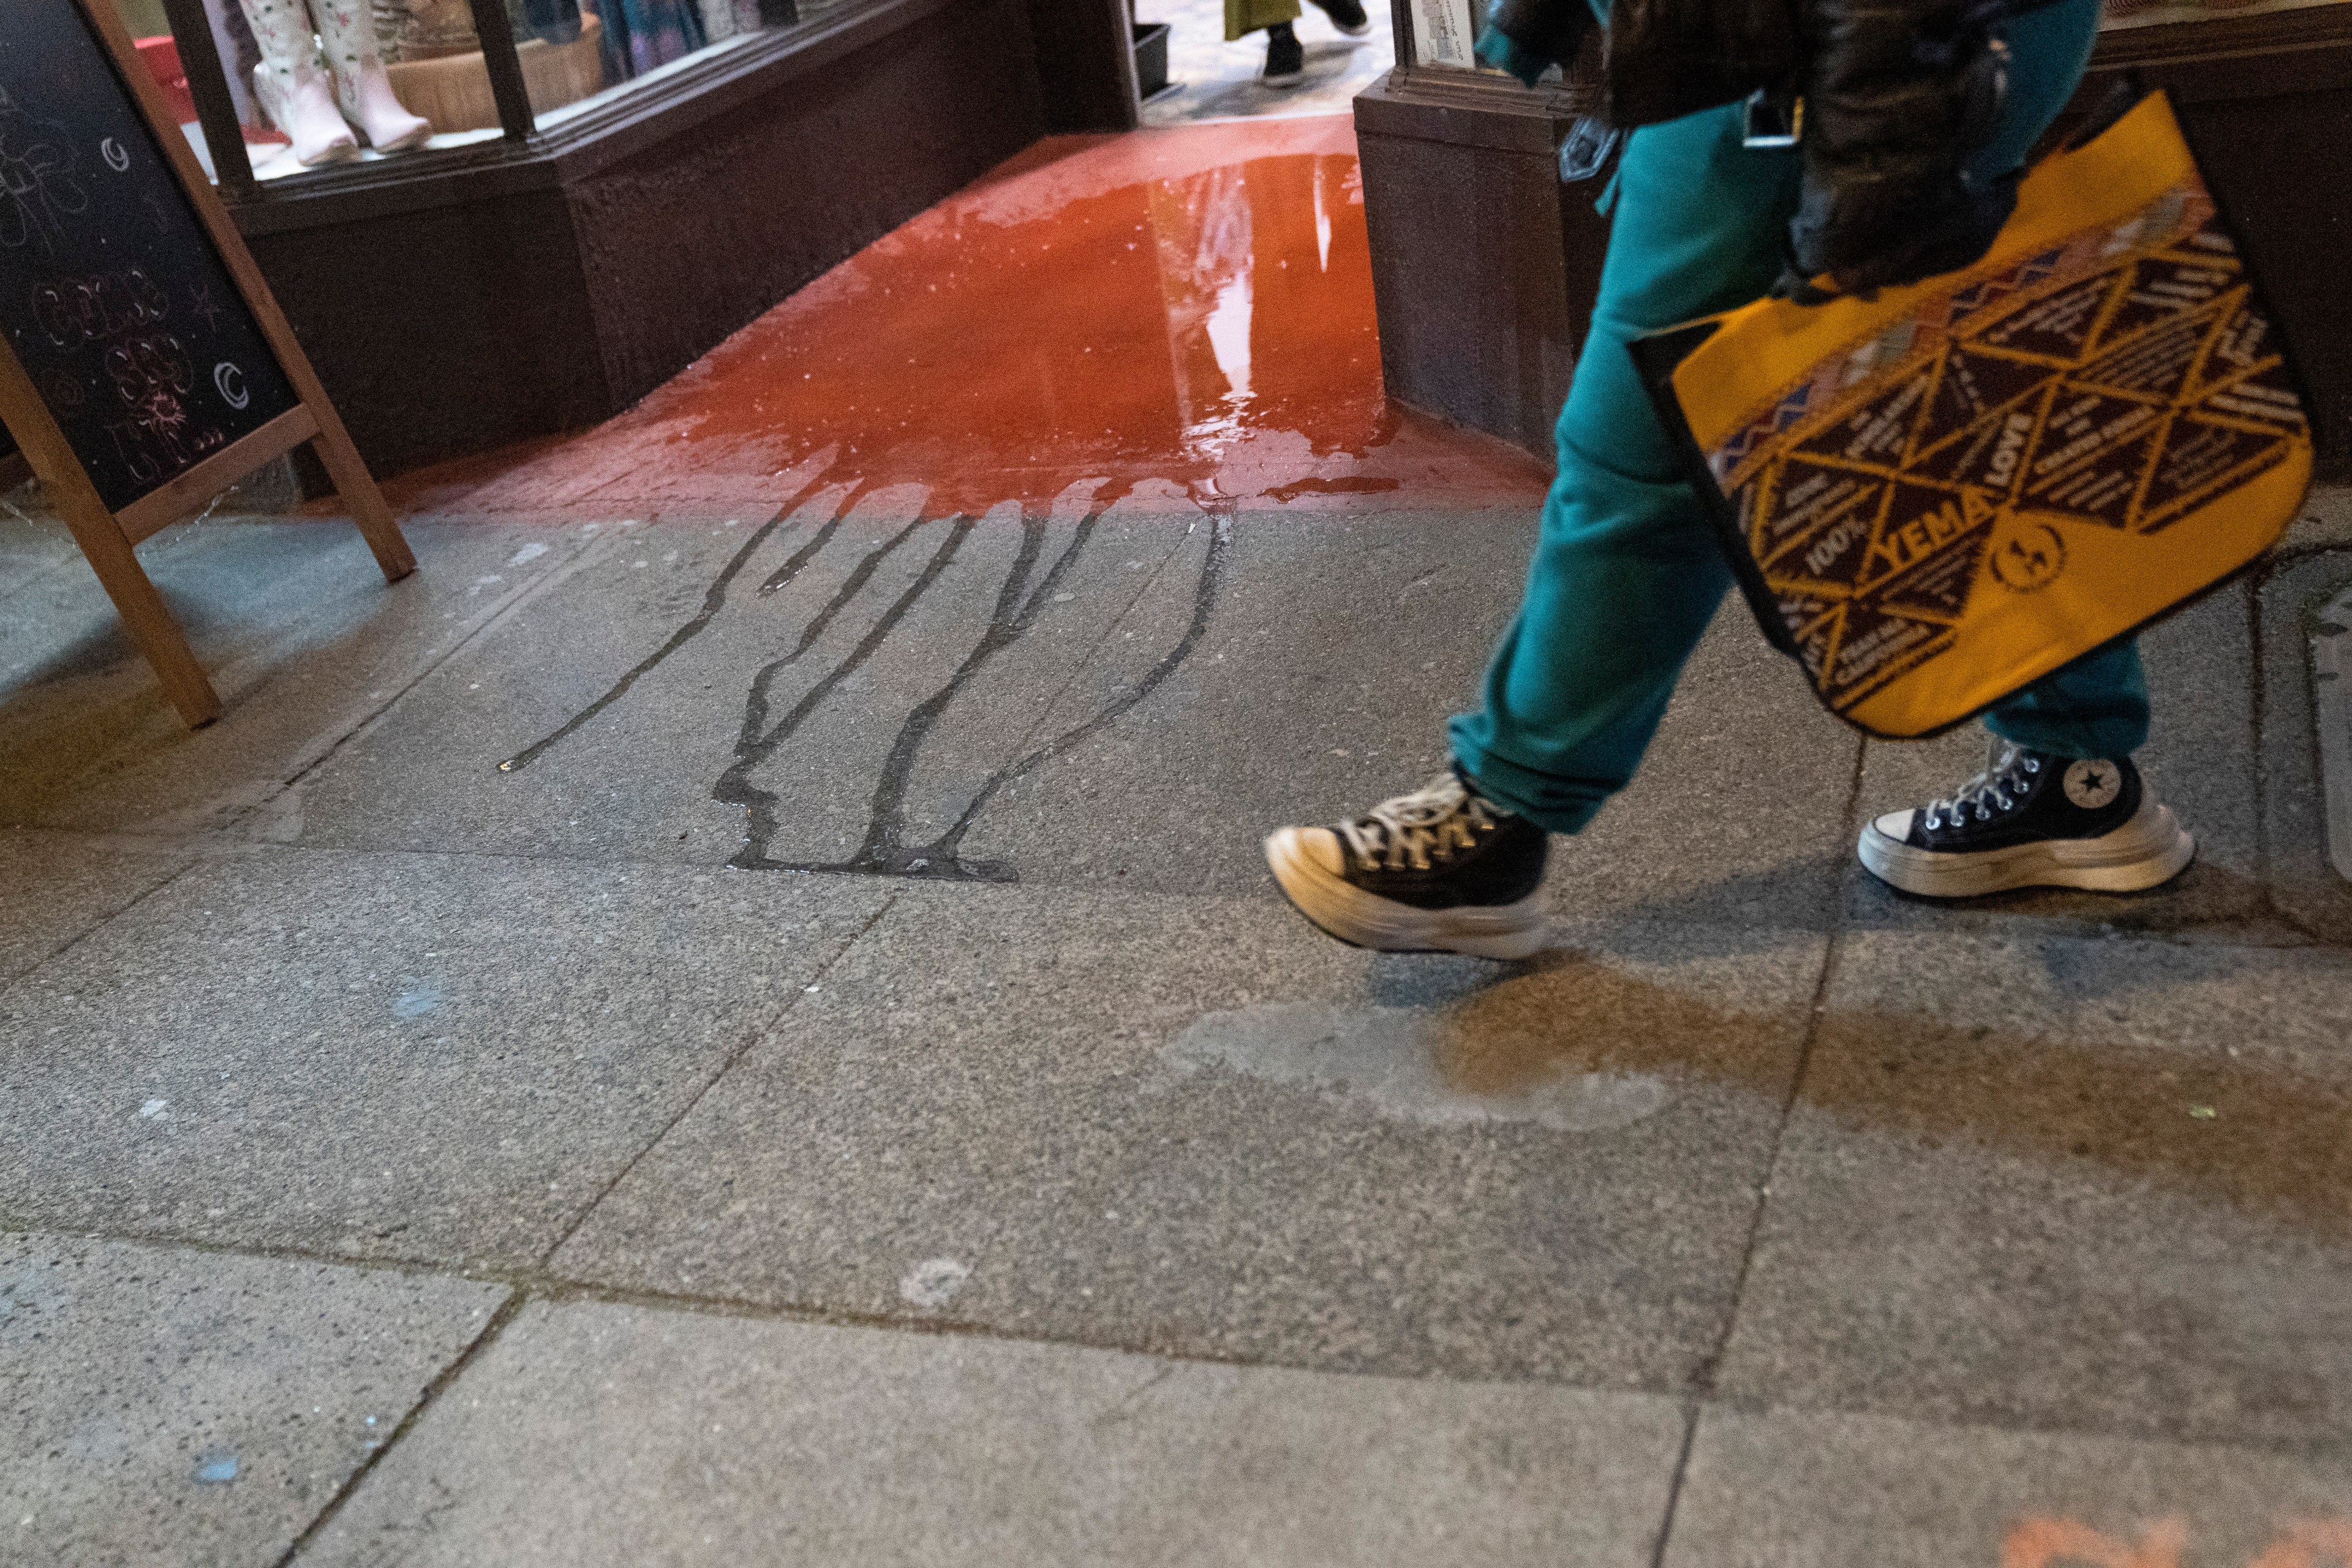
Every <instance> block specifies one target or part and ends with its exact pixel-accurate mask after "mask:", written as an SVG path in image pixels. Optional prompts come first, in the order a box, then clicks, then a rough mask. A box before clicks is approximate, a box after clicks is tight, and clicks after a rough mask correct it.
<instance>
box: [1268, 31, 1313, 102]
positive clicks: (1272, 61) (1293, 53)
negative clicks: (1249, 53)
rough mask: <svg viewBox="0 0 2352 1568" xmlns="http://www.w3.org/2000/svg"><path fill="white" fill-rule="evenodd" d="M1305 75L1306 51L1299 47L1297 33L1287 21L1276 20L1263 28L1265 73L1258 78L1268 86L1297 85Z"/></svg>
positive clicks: (1285, 86) (1287, 86) (1286, 86)
mask: <svg viewBox="0 0 2352 1568" xmlns="http://www.w3.org/2000/svg"><path fill="white" fill-rule="evenodd" d="M1306 75H1307V51H1306V50H1305V49H1304V48H1301V47H1299V43H1298V34H1297V31H1296V30H1295V29H1294V28H1293V27H1292V26H1291V25H1290V24H1289V23H1287V22H1276V24H1275V25H1274V26H1271V27H1268V28H1267V29H1266V30H1265V75H1264V76H1262V77H1261V78H1259V79H1260V80H1262V81H1264V82H1265V85H1266V86H1268V87H1280V88H1291V87H1297V85H1298V83H1299V81H1300V80H1301V79H1303V78H1304V77H1305V76H1306Z"/></svg>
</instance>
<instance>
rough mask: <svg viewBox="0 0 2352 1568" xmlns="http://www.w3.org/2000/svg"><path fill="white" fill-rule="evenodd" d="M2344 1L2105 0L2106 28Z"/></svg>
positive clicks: (2348, 1)
mask: <svg viewBox="0 0 2352 1568" xmlns="http://www.w3.org/2000/svg"><path fill="white" fill-rule="evenodd" d="M2347 4H2352V0H2107V19H2106V25H2105V30H2106V31H2108V32H2117V31H2122V30H2125V29H2128V28H2133V27H2147V26H2162V25H2164V24H2167V23H2172V22H2205V21H2211V20H2213V19H2215V18H2217V17H2223V16H2265V15H2268V14H2270V13H2273V12H2277V11H2304V10H2309V9H2312V8H2314V7H2315V6H2320V5H2347Z"/></svg>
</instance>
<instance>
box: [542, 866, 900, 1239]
mask: <svg viewBox="0 0 2352 1568" xmlns="http://www.w3.org/2000/svg"><path fill="white" fill-rule="evenodd" d="M897 902H898V894H897V893H896V892H895V891H894V892H893V893H891V895H890V896H889V897H888V898H887V899H884V900H882V907H881V908H880V909H877V910H875V911H874V913H873V914H872V916H871V917H869V918H868V919H867V920H866V923H865V924H864V925H861V926H859V927H858V928H857V929H856V931H852V932H850V933H849V935H848V936H847V937H845V939H843V941H842V943H841V945H840V946H839V947H837V948H835V949H834V951H833V955H832V956H831V957H829V958H827V959H826V960H825V961H824V963H821V964H819V965H818V966H817V968H816V971H815V972H814V973H812V974H811V975H810V976H809V977H808V979H807V980H806V981H805V982H803V984H802V986H801V988H800V989H799V990H797V991H795V992H793V993H792V994H790V995H789V996H787V997H785V998H784V1005H782V1006H781V1007H779V1008H777V1009H776V1010H775V1011H774V1012H773V1013H772V1014H770V1015H769V1016H767V1017H766V1018H764V1019H762V1020H761V1022H760V1023H759V1024H757V1025H756V1026H753V1027H751V1028H749V1029H746V1030H745V1031H744V1032H743V1040H742V1043H741V1044H740V1045H739V1046H737V1047H735V1048H734V1049H733V1050H732V1051H730V1052H729V1053H728V1055H727V1058H726V1060H724V1061H722V1062H720V1063H719V1067H718V1070H716V1071H714V1072H713V1073H712V1074H711V1075H710V1076H709V1078H707V1079H703V1080H702V1084H701V1087H699V1088H698V1089H696V1090H695V1091H694V1093H693V1094H692V1095H690V1096H688V1099H687V1102H686V1103H685V1104H684V1105H682V1106H680V1107H678V1110H677V1115H675V1116H673V1117H671V1118H670V1119H669V1120H668V1121H665V1122H663V1123H662V1124H661V1126H660V1128H659V1129H658V1130H657V1131H656V1132H655V1133H654V1135H653V1136H652V1137H651V1138H648V1139H647V1140H646V1143H645V1147H643V1148H641V1149H639V1150H638V1151H637V1152H635V1153H634V1154H632V1155H630V1156H629V1158H628V1162H627V1163H625V1164H624V1165H623V1166H622V1167H621V1168H620V1169H619V1170H618V1171H616V1172H614V1173H613V1179H612V1180H611V1181H609V1182H607V1183H605V1184H604V1185H603V1186H602V1187H600V1188H598V1189H597V1192H596V1195H595V1196H594V1197H593V1198H590V1199H589V1200H588V1201H587V1202H586V1203H585V1204H583V1205H581V1209H580V1212H579V1214H577V1215H574V1216H573V1217H572V1223H571V1224H570V1225H568V1226H564V1227H563V1234H562V1235H561V1236H559V1237H556V1238H555V1240H554V1241H553V1243H551V1245H550V1246H549V1247H548V1248H547V1250H546V1251H544V1252H542V1253H541V1254H540V1255H539V1266H540V1267H541V1268H549V1267H551V1266H552V1264H553V1262H554V1259H555V1255H556V1254H557V1253H559V1252H561V1251H562V1250H563V1248H564V1247H565V1245H566V1244H567V1243H569V1242H570V1241H571V1239H572V1237H575V1236H577V1235H579V1234H580V1230H581V1227H582V1226H585V1225H586V1224H587V1223H588V1220H589V1217H590V1216H591V1215H594V1214H595V1212H596V1211H597V1210H598V1209H599V1208H601V1207H602V1206H604V1200H605V1199H606V1198H608V1197H611V1196H612V1195H613V1194H614V1191H615V1190H617V1189H618V1188H619V1186H620V1184H622V1183H623V1182H625V1181H627V1180H628V1179H629V1176H630V1173H632V1172H634V1171H635V1170H636V1168H637V1166H638V1164H639V1163H641V1162H642V1161H643V1160H644V1159H645V1157H646V1155H648V1154H650V1153H652V1152H654V1151H655V1150H656V1149H658V1148H659V1147H661V1143H662V1140H663V1139H665V1138H667V1137H668V1136H669V1135H670V1131H671V1130H672V1129H674V1128H675V1127H677V1124H678V1123H679V1122H681V1121H685V1120H686V1119H687V1118H688V1116H691V1115H693V1114H694V1108H695V1107H696V1106H698V1105H700V1104H701V1103H702V1099H703V1096H705V1095H707V1094H709V1092H710V1091H711V1089H714V1088H716V1087H717V1086H718V1084H719V1079H723V1078H725V1077H726V1076H727V1075H728V1074H729V1073H730V1072H732V1071H734V1070H735V1064H736V1063H738V1062H740V1061H741V1060H742V1059H743V1058H745V1057H747V1056H749V1055H751V1052H752V1050H753V1049H754V1048H755V1047H758V1046H759V1045H760V1043H761V1041H763V1040H765V1039H766V1038H767V1037H769V1036H770V1035H771V1034H772V1033H774V1032H775V1029H776V1027H777V1026H779V1025H781V1024H782V1022H783V1021H784V1019H785V1018H786V1017H788V1016H791V1014H792V1010H793V1008H794V1007H797V1006H799V1005H800V1001H801V998H802V997H803V996H805V995H807V994H809V993H810V992H811V991H813V990H814V989H816V987H817V986H818V985H819V984H821V983H823V981H824V977H825V976H826V975H828V974H830V973H833V970H834V966H835V964H838V963H840V962H841V961H842V960H843V959H845V958H846V957H848V956H849V952H850V950H851V949H852V948H854V947H856V945H857V944H858V943H859V942H863V941H865V940H866V932H868V931H872V930H873V929H874V928H875V927H876V926H877V925H879V924H881V923H882V917H883V916H885V915H887V914H888V913H889V912H890V909H891V906H892V905H894V904H896V903H897Z"/></svg>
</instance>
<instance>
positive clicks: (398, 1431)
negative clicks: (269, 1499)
mask: <svg viewBox="0 0 2352 1568" xmlns="http://www.w3.org/2000/svg"><path fill="white" fill-rule="evenodd" d="M529 1300H530V1291H528V1290H514V1291H510V1292H509V1293H508V1296H507V1299H506V1300H503V1301H501V1302H499V1304H498V1306H497V1307H496V1308H495V1309H494V1310H492V1311H491V1313H490V1321H488V1322H487V1323H485V1324H483V1325H482V1331H481V1332H480V1333H478V1334H476V1335H475V1336H474V1337H473V1339H472V1340H470V1341H469V1342H467V1344H466V1346H465V1348H464V1349H463V1350H460V1351H459V1352H457V1358H456V1359H455V1360H453V1361H452V1362H450V1363H449V1364H448V1365H447V1366H445V1367H443V1368H442V1369H441V1370H440V1372H439V1373H436V1374H435V1376H434V1379H433V1381H432V1382H430V1383H428V1384H425V1392H424V1393H423V1394H419V1395H418V1396H417V1400H416V1403H415V1404H414V1405H410V1406H409V1407H408V1414H407V1415H403V1416H402V1417H401V1418H400V1425H399V1426H394V1428H393V1429H392V1436H389V1437H386V1438H385V1439H384V1440H383V1443H382V1444H380V1445H378V1447H376V1449H375V1450H374V1451H373V1453H371V1454H369V1455H368V1457H367V1458H364V1459H362V1460H361V1461H360V1463H359V1468H357V1469H354V1470H353V1471H352V1473H351V1474H350V1475H348V1476H346V1477H344V1478H343V1484H342V1485H341V1486H340V1487H337V1488H336V1489H335V1495H334V1496H332V1497H331V1498H329V1499H328V1500H327V1505H326V1506H325V1507H324V1508H322V1509H320V1510H319V1512H318V1514H317V1515H316V1517H314V1518H313V1519H312V1520H311V1521H310V1523H309V1524H307V1525H305V1526H303V1529H302V1533H301V1534H299V1535H298V1536H296V1537H295V1538H294V1542H293V1544H292V1545H290V1546H289V1547H287V1549H286V1551H285V1553H284V1555H282V1556H280V1557H279V1558H278V1563H277V1568H288V1565H289V1564H290V1563H293V1562H294V1560H295V1559H296V1558H298V1557H299V1556H300V1555H301V1554H302V1553H303V1552H305V1551H306V1550H308V1549H309V1547H310V1542H313V1541H315V1540H317V1539H318V1538H319V1534H320V1531H324V1530H325V1529H326V1528H327V1526H329V1525H330V1524H332V1523H333V1522H334V1521H335V1516H336V1515H337V1514H339V1513H341V1511H342V1509H343V1504H344V1503H346V1502H348V1501H350V1500H351V1498H352V1494H353V1493H354V1492H356V1491H358V1490H359V1489H360V1486H361V1484H362V1482H364V1481H365V1480H366V1479H368V1477H369V1476H371V1475H373V1474H374V1472H375V1468H376V1467H377V1466H378V1465H380V1464H382V1463H383V1457H384V1456H385V1455H386V1454H389V1453H391V1452H392V1451H393V1449H394V1448H396V1447H399V1446H400V1440H401V1439H402V1438H403V1437H405V1436H408V1431H409V1428H410V1427H412V1426H415V1425H416V1423H417V1422H418V1421H419V1420H421V1419H422V1418H423V1417H424V1415H425V1412H426V1411H427V1410H430V1409H431V1408H432V1407H433V1405H434V1402H435V1401H436V1400H437V1399H439V1398H440V1397H441V1395H442V1394H444V1393H446V1391H447V1390H448V1389H449V1388H450V1386H451V1385H452V1384H455V1383H456V1382H457V1379H458V1378H459V1377H461V1376H463V1375H464V1373H465V1371H466V1369H467V1367H469V1366H471V1365H473V1364H474V1361H475V1358H476V1357H478V1356H479V1355H480V1354H481V1353H482V1352H483V1351H485V1350H487V1349H488V1348H489V1346H490V1345H491V1344H492V1343H493V1342H495V1341H496V1340H497V1339H498V1337H499V1335H500V1334H502V1333H504V1332H505V1331H506V1327H507V1325H508V1324H509V1323H511V1322H513V1321H515V1318H516V1316H517V1315H518V1314H520V1312H521V1311H522V1309H523V1305H524V1303H525V1302H527V1301H529Z"/></svg>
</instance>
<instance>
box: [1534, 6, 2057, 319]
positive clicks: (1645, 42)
mask: <svg viewBox="0 0 2352 1568" xmlns="http://www.w3.org/2000/svg"><path fill="white" fill-rule="evenodd" d="M2042 3H2046V0H1613V4H1612V6H1611V9H1610V25H1609V29H1608V38H1607V47H1606V50H1605V53H1604V60H1605V68H1604V78H1605V85H1606V91H1607V103H1608V107H1607V110H1606V116H1607V118H1608V119H1609V121H1611V122H1612V123H1613V124H1616V125H1621V126H1625V127H1629V128H1630V127H1633V126H1637V125H1649V124H1654V123H1656V122H1658V121H1665V120H1673V119H1677V118H1679V117H1681V116H1683V115H1685V114H1692V113H1696V112H1697V111H1698V110H1703V109H1711V108H1715V107H1717V106H1718V105H1721V104H1726V103H1736V102H1738V101H1739V100H1742V99H1745V98H1748V97H1749V96H1751V95H1752V94H1755V93H1758V92H1763V93H1766V94H1768V95H1772V96H1775V97H1779V98H1781V99H1784V100H1795V101H1801V103H1802V106H1803V109H1802V112H1803V124H1802V132H1801V136H1800V138H1799V143H1798V144H1799V148H1800V150H1801V156H1802V158H1803V160H1804V190H1803V195H1802V196H1801V200H1800V204H1799V207H1798V211H1797V215H1796V216H1795V217H1794V218H1793V219H1792V220H1791V221H1790V225H1789V244H1788V263H1789V265H1788V272H1787V275H1786V276H1785V277H1784V278H1783V279H1782V280H1781V289H1780V291H1781V292H1784V293H1797V294H1799V295H1800V297H1803V293H1804V290H1805V288H1806V286H1807V284H1808V281H1809V280H1810V279H1815V278H1818V277H1822V276H1823V275H1826V276H1828V277H1829V278H1830V279H1832V280H1833V281H1834V283H1835V285H1836V286H1837V287H1838V288H1839V289H1843V290H1847V291H1850V292H1859V291H1864V290H1868V289H1875V288H1878V287H1881V286H1883V285H1886V284H1895V283H1907V282H1914V281H1916V280H1917V279H1922V278H1927V277H1932V276H1934V275H1935V274H1937V273H1939V272H1948V271H1953V270H1956V269H1957V268H1962V267H1965V266H1967V265H1969V263H1970V262H1972V261H1975V260H1976V259H1977V258H1979V257H1981V256H1982V255H1983V254H1984V253H1985V251H1986V249H1987V248H1989V247H1990V246H1991V244H1992V241H1993V237H1994V236H1995V235H1996V234H1998V233H1999V232H2000V226H2001V224H2002V223H2004V222H2005V221H2007V219H2008V217H2009V215H2010V213H2011V210H2013V208H2014V207H2015V205H2016V201H2017V194H2016V187H2015V184H2014V183H2013V182H2009V181H2002V182H1999V183H1996V184H1992V185H1990V186H1987V187H1982V188H1979V187H1975V186H1971V185H1970V184H1969V182H1968V181H1967V180H1966V179H1964V178H1963V176H1962V170H1963V169H1964V168H1965V167H1966V165H1967V163H1968V161H1969V156H1970V154H1972V153H1975V152H1976V151H1977V150H1978V149H1979V148H1981V147H1982V146H1983V145H1984V144H1985V143H1986V142H1988V141H1989V140H1990V137H1991V135H1992V132H1993V129H1994V126H1995V124H1996V122H1997V121H1998V120H1999V116H2000V100H2001V95H2002V90H2003V85H2004V82H2005V77H2006V66H2007V59H2008V51H2007V48H2006V46H2005V45H2004V44H2003V43H2002V42H2001V39H2000V26H2001V23H2002V22H2003V21H2004V20H2005V19H2006V18H2007V17H2009V16H2013V15H2017V14H2019V13H2021V12H2023V11H2026V10H2030V9H2032V8H2034V6H2035V5H2039V4H2042ZM1490 20H1491V22H1492V25H1493V26H1494V27H1495V29H1496V31H1497V32H1500V33H1502V34H1503V35H1505V36H1506V37H1507V38H1509V39H1510V41H1511V42H1512V43H1513V44H1514V45H1516V46H1517V51H1518V53H1519V54H1520V56H1521V57H1522V58H1534V59H1537V60H1557V61H1559V62H1560V63H1562V64H1566V63H1567V62H1568V61H1569V60H1570V59H1571V58H1573V57H1574V56H1575V54H1576V52H1577V50H1578V48H1579V47H1580V45H1581V43H1582V41H1583V38H1584V36H1585V34H1586V33H1587V32H1589V31H1590V29H1591V26H1592V25H1593V23H1592V14H1591V10H1590V9H1589V8H1588V7H1587V5H1585V0H1496V4H1495V5H1494V6H1493V8H1492V11H1491V15H1490Z"/></svg>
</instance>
